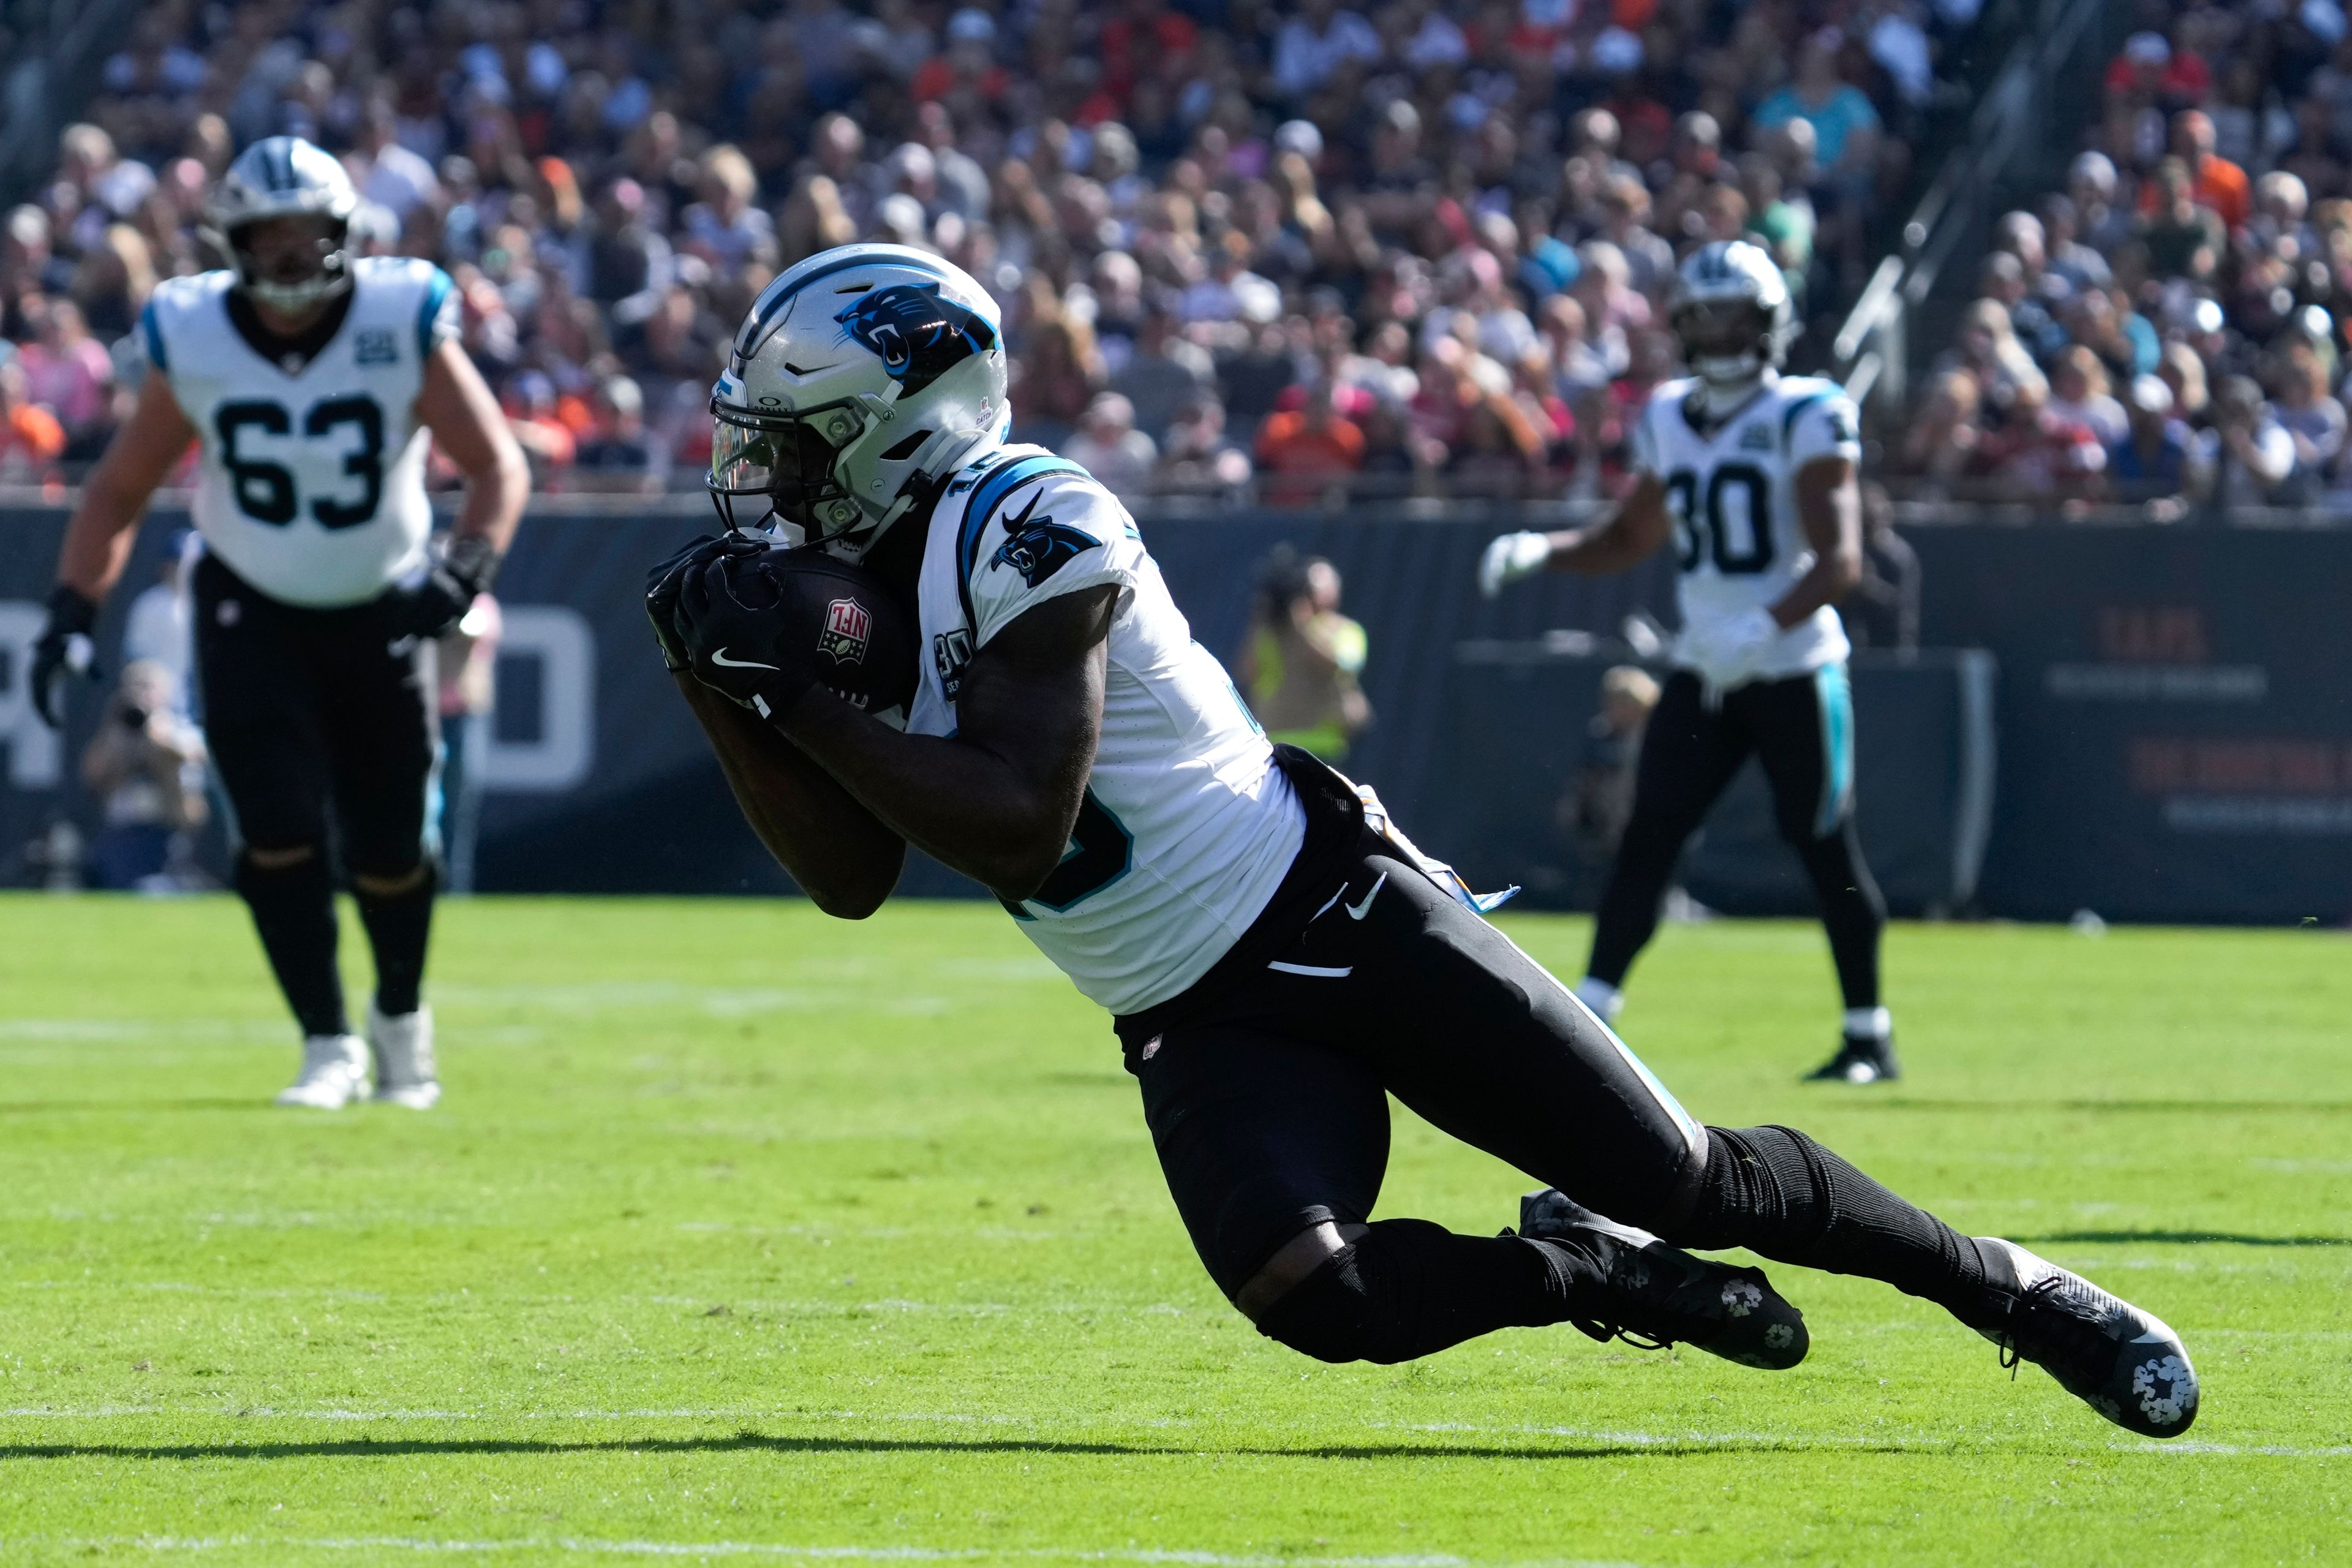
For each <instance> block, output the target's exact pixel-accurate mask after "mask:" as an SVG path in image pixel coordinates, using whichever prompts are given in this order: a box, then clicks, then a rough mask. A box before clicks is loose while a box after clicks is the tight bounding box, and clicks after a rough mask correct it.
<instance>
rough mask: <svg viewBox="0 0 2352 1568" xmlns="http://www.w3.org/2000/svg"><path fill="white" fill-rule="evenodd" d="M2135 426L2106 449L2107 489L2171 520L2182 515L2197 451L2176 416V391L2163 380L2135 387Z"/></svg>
mask: <svg viewBox="0 0 2352 1568" xmlns="http://www.w3.org/2000/svg"><path fill="white" fill-rule="evenodd" d="M2130 421H2131V427H2130V430H2129V431H2128V433H2127V434H2126V436H2125V437H2124V439H2122V440H2121V441H2118V442H2116V444H2114V445H2113V446H2111V447H2108V448H2107V486H2108V491H2109V493H2110V494H2111V495H2113V496H2114V497H2115V498H2116V500H2125V501H2134V502H2144V503H2146V504H2147V506H2148V507H2149V509H2150V510H2151V512H2152V513H2153V514H2155V515H2157V516H2158V517H2159V518H2160V519H2161V520H2163V521H2171V520H2172V519H2173V518H2174V517H2177V516H2178V515H2179V508H2180V506H2181V504H2182V500H2183V498H2184V497H2185V496H2186V495H2187V494H2188V492H2189V487H2190V485H2191V484H2192V482H2193V480H2194V472H2193V469H2194V464H2195V460H2196V459H2195V453H2194V451H2193V450H2192V443H2191V439H2190V437H2189V427H2188V426H2186V425H2184V424H2182V423H2181V422H2180V421H2179V419H2178V418H2176V417H2174V416H2173V402H2172V388H2171V387H2169V386H2168V385H2167V384H2165V382H2164V379H2163V377H2161V376H2155V375H2143V376H2138V377H2136V378H2134V380H2133V382H2132V384H2131V408H2130Z"/></svg>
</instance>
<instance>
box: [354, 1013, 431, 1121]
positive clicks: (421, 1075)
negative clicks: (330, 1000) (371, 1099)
mask: <svg viewBox="0 0 2352 1568" xmlns="http://www.w3.org/2000/svg"><path fill="white" fill-rule="evenodd" d="M367 1029H368V1044H369V1045H370V1046H371V1047H373V1049H374V1051H375V1097H376V1098H377V1099H378V1100H383V1101H384V1102H385V1103H386V1104H388V1105H404V1106H406V1107H408V1109H409V1110H431V1109H432V1108H433V1107H434V1106H435V1105H436V1103H438V1102H439V1100H440V1099H441V1079H440V1078H439V1076H438V1075H437V1074H436V1071H435V1070H434V1065H433V1009H432V1008H431V1007H429V1006H420V1007H419V1008H417V1009H416V1011H415V1012H414V1013H403V1014H401V1015H400V1016H398V1017H388V1016H385V1015H384V1014H383V1013H379V1012H377V1011H376V1008H375V1004H374V1003H373V1002H371V1003H369V1004H368V1020H367Z"/></svg>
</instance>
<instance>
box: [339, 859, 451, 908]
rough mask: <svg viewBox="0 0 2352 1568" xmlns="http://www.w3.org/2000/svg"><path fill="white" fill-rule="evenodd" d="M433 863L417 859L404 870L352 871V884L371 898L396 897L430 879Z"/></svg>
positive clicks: (413, 890) (411, 890)
mask: <svg viewBox="0 0 2352 1568" xmlns="http://www.w3.org/2000/svg"><path fill="white" fill-rule="evenodd" d="M432 876H433V865H432V862H431V861H429V860H422V859H420V860H418V861H417V862H416V864H415V865H414V866H411V867H409V868H407V869H406V870H404V871H358V870H354V871H353V872H352V887H353V888H354V889H357V890H358V891H360V892H361V893H363V894H365V895H366V896H367V897H369V898H371V899H396V898H399V897H400V896H401V895H402V894H404V893H413V892H415V890H416V889H419V888H421V887H423V886H424V885H425V883H426V882H427V881H429V880H430V879H432Z"/></svg>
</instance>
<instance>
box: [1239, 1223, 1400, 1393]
mask: <svg viewBox="0 0 2352 1568" xmlns="http://www.w3.org/2000/svg"><path fill="white" fill-rule="evenodd" d="M1423 1233H1427V1234H1426V1235H1424V1234H1423ZM1433 1238H1434V1239H1436V1240H1439V1241H1443V1240H1444V1239H1445V1232H1444V1229H1443V1227H1441V1226H1435V1225H1433V1224H1431V1223H1430V1222H1429V1221H1427V1220H1423V1219H1390V1220H1382V1221H1381V1223H1380V1224H1378V1225H1375V1226H1369V1227H1367V1228H1366V1229H1365V1231H1364V1233H1363V1234H1362V1235H1361V1236H1360V1237H1357V1238H1356V1239H1355V1240H1354V1241H1351V1242H1349V1244H1348V1245H1347V1246H1345V1247H1341V1248H1340V1249H1339V1251H1338V1252H1335V1253H1333V1254H1332V1255H1331V1256H1330V1257H1329V1258H1327V1259H1326V1260H1325V1261H1324V1263H1323V1265H1322V1266H1321V1267H1320V1268H1317V1269H1316V1270H1315V1271H1314V1272H1313V1273H1311V1274H1309V1275H1308V1276H1307V1278H1306V1279H1303V1280H1301V1281H1300V1282H1299V1283H1298V1284H1297V1285H1296V1286H1294V1287H1292V1288H1291V1289H1290V1290H1289V1291H1288V1292H1287V1293H1286V1294H1285V1295H1284V1296H1283V1297H1282V1299H1281V1300H1278V1301H1276V1302H1275V1303H1274V1305H1273V1306H1272V1307H1270V1308H1268V1309H1267V1310H1265V1312H1264V1313H1262V1314H1261V1315H1260V1316H1259V1317H1258V1320H1257V1331H1258V1332H1259V1333H1262V1334H1264V1335H1265V1337H1266V1338H1268V1339H1270V1340H1274V1341H1276V1342H1279V1343H1282V1344H1286V1345H1288V1346H1289V1347H1290V1348H1291V1349H1292V1350H1295V1351H1297V1352H1299V1353H1300V1354H1301V1355H1310V1356H1313V1357H1314V1358H1315V1359H1316V1360H1317V1361H1324V1362H1334V1363H1339V1362H1351V1361H1368V1362H1373V1363H1380V1364H1381V1365H1387V1364H1390V1363H1395V1362H1401V1361H1410V1360H1412V1358H1413V1357H1414V1356H1416V1355H1418V1354H1420V1353H1421V1349H1420V1345H1421V1343H1422V1341H1423V1335H1422V1334H1420V1333H1419V1332H1418V1329H1419V1325H1418V1324H1417V1323H1416V1322H1415V1321H1413V1312H1414V1303H1415V1302H1416V1301H1417V1300H1419V1299H1420V1292H1419V1291H1418V1290H1416V1289H1415V1282H1414V1279H1413V1278H1412V1276H1413V1272H1414V1270H1415V1269H1416V1268H1418V1267H1419V1266H1420V1263H1421V1261H1422V1260H1421V1258H1419V1257H1418V1256H1417V1255H1418V1254H1420V1253H1422V1252H1423V1251H1425V1250H1426V1249H1427V1246H1428V1243H1429V1242H1430V1241H1431V1239H1433Z"/></svg>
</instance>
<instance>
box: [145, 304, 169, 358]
mask: <svg viewBox="0 0 2352 1568" xmlns="http://www.w3.org/2000/svg"><path fill="white" fill-rule="evenodd" d="M139 331H141V333H142V334H143V335H144V336H145V337H146V339H147V363H149V364H152V365H153V366H154V367H155V368H156V369H157V370H160V371H162V372H163V373H164V374H166V375H168V374H171V371H172V359H171V356H170V355H169V354H166V353H164V352H163V328H162V327H161V326H159V325H157V324H156V321H155V301H154V300H152V299H151V300H148V301H147V303H146V305H145V306H144V307H143V308H142V309H141V310H140V312H139Z"/></svg>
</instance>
